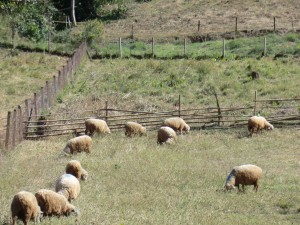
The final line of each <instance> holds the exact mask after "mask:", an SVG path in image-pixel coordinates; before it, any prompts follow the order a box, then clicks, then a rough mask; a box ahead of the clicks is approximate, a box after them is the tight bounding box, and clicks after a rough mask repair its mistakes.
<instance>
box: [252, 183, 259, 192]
mask: <svg viewBox="0 0 300 225" xmlns="http://www.w3.org/2000/svg"><path fill="white" fill-rule="evenodd" d="M257 189H258V182H257V181H256V182H255V183H254V188H253V190H255V191H256V192H257Z"/></svg>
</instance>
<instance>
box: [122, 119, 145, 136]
mask: <svg viewBox="0 0 300 225" xmlns="http://www.w3.org/2000/svg"><path fill="white" fill-rule="evenodd" d="M125 135H126V136H127V137H132V136H133V135H140V136H142V135H146V127H143V126H142V125H141V124H139V123H136V122H127V123H126V124H125Z"/></svg>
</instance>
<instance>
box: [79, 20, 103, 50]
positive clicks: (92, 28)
mask: <svg viewBox="0 0 300 225" xmlns="http://www.w3.org/2000/svg"><path fill="white" fill-rule="evenodd" d="M84 26H85V27H84V31H83V33H82V34H81V38H82V40H85V41H86V42H87V43H88V44H89V45H91V44H92V43H93V42H99V41H101V39H102V37H103V34H104V26H103V24H102V22H101V21H99V20H89V21H87V22H86V24H85V25H84Z"/></svg>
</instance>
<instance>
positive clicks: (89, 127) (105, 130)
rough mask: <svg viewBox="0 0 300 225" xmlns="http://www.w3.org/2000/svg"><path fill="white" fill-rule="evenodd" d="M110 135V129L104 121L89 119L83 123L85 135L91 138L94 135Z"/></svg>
mask: <svg viewBox="0 0 300 225" xmlns="http://www.w3.org/2000/svg"><path fill="white" fill-rule="evenodd" d="M95 132H96V133H98V134H110V129H109V127H108V126H107V123H106V121H105V120H100V119H94V118H90V119H87V120H86V121H85V134H86V135H87V134H88V133H89V135H90V136H91V137H92V136H94V134H95Z"/></svg>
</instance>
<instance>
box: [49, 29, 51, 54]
mask: <svg viewBox="0 0 300 225" xmlns="http://www.w3.org/2000/svg"><path fill="white" fill-rule="evenodd" d="M50 41H51V32H50V26H49V27H48V53H50Z"/></svg>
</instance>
